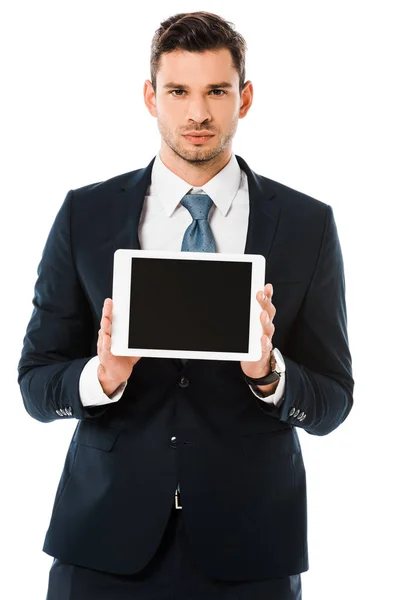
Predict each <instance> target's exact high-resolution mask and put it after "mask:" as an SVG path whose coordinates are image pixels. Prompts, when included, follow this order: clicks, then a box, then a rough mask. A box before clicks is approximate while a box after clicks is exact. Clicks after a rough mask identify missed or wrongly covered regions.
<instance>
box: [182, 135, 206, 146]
mask: <svg viewBox="0 0 400 600" xmlns="http://www.w3.org/2000/svg"><path fill="white" fill-rule="evenodd" d="M183 137H185V138H186V139H187V140H189V141H190V142H194V143H198V144H199V143H202V142H206V141H207V140H209V139H210V138H212V137H213V134H209V135H194V134H190V135H189V134H185V135H184V136H183Z"/></svg>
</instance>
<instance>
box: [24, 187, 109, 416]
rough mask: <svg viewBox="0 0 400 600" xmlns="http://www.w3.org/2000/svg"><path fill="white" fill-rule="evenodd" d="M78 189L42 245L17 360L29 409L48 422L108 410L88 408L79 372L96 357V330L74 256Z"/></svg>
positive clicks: (25, 402)
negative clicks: (73, 226)
mask: <svg viewBox="0 0 400 600" xmlns="http://www.w3.org/2000/svg"><path fill="white" fill-rule="evenodd" d="M73 194H74V192H73V190H70V191H69V192H68V194H67V195H66V197H65V199H64V202H63V204H62V205H61V208H60V209H59V211H58V213H57V215H56V217H55V220H54V222H53V225H52V227H51V229H50V233H49V235H48V238H47V240H46V243H45V246H44V249H43V253H42V257H41V260H40V263H39V266H38V269H37V275H38V277H37V280H36V283H35V287H34V297H33V300H32V303H33V306H34V308H33V312H32V315H31V318H30V321H29V323H28V326H27V329H26V334H25V337H24V339H23V348H22V353H21V358H20V360H19V363H18V384H19V386H20V389H21V394H22V399H23V402H24V405H25V408H26V410H27V412H28V413H29V415H31V416H32V417H33V418H34V419H37V420H38V421H42V422H44V423H46V422H49V421H53V420H55V419H58V418H60V417H62V418H65V417H75V418H77V419H83V418H85V419H95V418H97V417H98V416H100V415H101V414H103V413H104V412H106V411H107V410H108V407H107V406H102V407H84V406H83V404H82V402H81V400H80V395H79V379H80V375H81V372H82V369H83V367H84V366H85V365H86V363H87V362H88V361H89V360H90V359H91V358H92V357H93V353H92V343H93V340H94V339H95V336H96V335H97V330H96V332H95V331H94V320H93V314H92V312H91V310H90V306H89V303H88V300H87V298H86V297H85V294H84V292H83V290H82V287H81V285H80V282H79V279H78V276H77V273H76V270H75V265H74V261H73V257H72V246H71V232H70V221H71V202H72V199H73Z"/></svg>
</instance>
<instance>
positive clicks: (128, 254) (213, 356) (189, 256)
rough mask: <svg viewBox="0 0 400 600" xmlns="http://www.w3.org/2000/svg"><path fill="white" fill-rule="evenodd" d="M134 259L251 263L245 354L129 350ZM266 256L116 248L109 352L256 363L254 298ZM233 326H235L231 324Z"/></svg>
mask: <svg viewBox="0 0 400 600" xmlns="http://www.w3.org/2000/svg"><path fill="white" fill-rule="evenodd" d="M133 257H139V258H140V257H143V258H157V259H160V258H161V259H169V258H173V259H182V260H199V259H200V260H208V261H213V260H218V261H221V260H222V261H235V262H250V263H252V270H251V299H250V326H249V350H248V352H212V351H207V352H204V351H195V350H161V349H156V350H153V349H148V348H129V347H128V335H127V332H128V330H129V303H130V297H131V273H132V261H131V259H132V258H133ZM265 266H266V261H265V257H264V256H263V255H261V254H232V253H222V252H177V251H161V250H137V249H128V248H119V249H117V250H116V251H115V252H114V264H113V284H112V300H113V315H112V332H111V353H112V354H114V355H115V356H140V357H155V358H187V359H204V360H228V361H229V360H232V361H254V362H255V361H258V360H260V359H261V356H262V348H261V336H262V333H263V330H262V325H261V321H260V314H261V311H262V309H261V307H260V304H259V302H258V301H257V298H256V295H257V292H258V291H259V290H262V289H264V285H265ZM232 326H234V324H233V325H232Z"/></svg>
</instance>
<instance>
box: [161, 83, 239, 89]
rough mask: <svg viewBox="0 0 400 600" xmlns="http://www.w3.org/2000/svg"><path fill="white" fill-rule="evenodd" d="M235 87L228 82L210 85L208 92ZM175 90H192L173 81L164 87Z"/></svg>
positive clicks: (207, 86) (207, 87)
mask: <svg viewBox="0 0 400 600" xmlns="http://www.w3.org/2000/svg"><path fill="white" fill-rule="evenodd" d="M232 87H233V85H232V84H231V83H229V82H228V81H221V83H210V84H209V85H206V89H207V90H214V89H216V88H232ZM171 88H173V89H175V90H184V89H186V88H187V89H190V88H189V86H187V85H182V84H181V83H174V82H173V81H168V83H166V84H164V85H163V89H166V90H168V89H171Z"/></svg>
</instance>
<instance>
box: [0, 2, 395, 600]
mask: <svg viewBox="0 0 400 600" xmlns="http://www.w3.org/2000/svg"><path fill="white" fill-rule="evenodd" d="M395 5H396V3H395V2H388V1H382V0H381V1H380V2H368V1H364V2H361V1H360V2H357V1H351V0H347V1H346V2H342V1H341V2H338V1H335V2H333V1H332V2H321V1H319V2H311V1H305V2H288V1H280V2H271V1H269V0H268V1H264V2H258V1H257V2H255V1H254V0H253V1H251V0H247V1H246V2H245V3H240V5H237V6H236V5H235V4H234V3H232V2H231V1H229V2H222V1H220V2H218V1H214V2H213V3H211V2H209V1H205V2H202V3H198V2H195V3H193V2H187V1H186V2H171V1H170V2H151V3H145V2H141V3H140V4H139V6H140V15H139V12H138V10H139V8H138V5H137V4H136V3H134V2H133V1H131V2H128V1H122V0H119V1H118V0H113V2H101V1H99V0H97V1H96V2H94V1H93V2H92V1H88V0H80V1H79V2H76V1H71V0H69V1H68V2H67V1H53V2H43V1H42V2H40V1H35V2H27V1H26V2H18V1H14V2H13V3H12V4H11V3H8V6H4V5H3V8H2V9H1V14H0V22H1V25H0V27H1V30H0V40H1V41H0V43H1V48H0V50H1V57H2V61H1V63H2V65H1V69H2V92H1V96H0V98H1V103H2V108H1V113H0V114H1V151H2V157H1V167H2V169H1V170H2V177H1V216H2V218H1V236H0V239H1V246H2V248H1V261H2V266H1V269H2V282H1V315H2V319H1V337H2V343H1V352H2V356H1V366H2V370H1V388H2V394H1V417H2V428H1V438H0V439H1V453H0V456H1V475H2V477H1V480H2V485H1V488H2V502H1V520H2V523H1V540H2V541H1V547H2V551H3V559H2V571H3V574H2V577H1V581H0V586H1V589H0V595H1V597H2V598H5V599H7V600H14V599H16V600H22V599H24V600H25V599H28V598H29V600H44V599H45V594H46V589H47V579H48V570H49V568H50V565H51V561H52V559H51V557H49V556H48V555H47V554H45V553H43V552H42V551H41V548H42V543H43V540H44V535H45V532H46V529H47V526H48V523H49V518H50V513H51V509H52V505H53V500H54V495H55V491H56V487H57V484H58V480H59V477H60V474H61V470H62V466H63V462H64V458H65V454H66V451H67V448H68V444H69V441H70V437H71V434H72V431H73V429H74V428H75V426H76V420H75V419H70V420H67V419H65V420H64V419H60V420H58V421H55V422H52V423H47V424H44V423H40V422H38V421H35V420H34V419H32V418H31V417H30V416H29V415H28V414H27V413H26V411H25V409H24V407H23V402H22V398H21V395H20V391H19V387H18V385H17V370H16V368H17V363H18V360H19V358H20V353H21V349H22V341H23V336H24V334H25V330H26V326H27V324H28V320H29V318H30V315H31V312H32V308H33V306H32V304H31V300H32V297H33V286H34V283H35V281H36V276H37V274H36V269H37V266H38V263H39V260H40V257H41V252H42V249H43V246H44V243H45V240H46V238H47V235H48V233H49V230H50V227H51V224H52V222H53V220H54V217H55V215H56V213H57V211H58V209H59V208H60V206H61V203H62V201H63V199H64V197H65V194H66V193H67V191H68V190H69V189H71V188H76V187H79V186H81V185H86V184H89V183H93V182H97V181H101V180H104V179H107V178H109V177H112V176H114V175H117V174H119V173H124V172H127V171H131V170H134V169H137V168H141V167H144V166H146V165H147V164H148V163H149V162H150V160H151V159H152V158H153V156H155V154H156V153H157V152H158V149H159V144H160V137H159V132H158V129H157V122H156V119H154V118H153V117H151V116H150V115H149V113H148V111H147V109H146V107H145V105H144V102H143V84H144V81H145V80H146V79H148V78H149V77H150V70H149V58H150V42H151V38H152V36H153V34H154V31H155V30H156V29H157V28H158V27H159V24H160V22H161V21H162V20H163V19H165V18H167V17H168V16H170V15H173V14H175V13H177V12H185V11H189V10H209V11H212V12H216V13H217V14H219V15H220V16H222V17H224V18H225V19H227V20H229V21H231V22H233V23H234V24H235V26H236V28H237V30H238V31H239V32H240V33H242V35H244V37H245V38H246V40H247V44H248V48H249V50H248V55H247V71H246V75H247V77H246V79H250V80H251V81H252V82H253V85H254V103H253V106H252V107H251V109H250V112H249V113H248V115H247V117H246V118H245V119H243V120H240V121H239V126H238V131H237V134H236V137H235V140H234V146H233V150H234V152H235V153H236V154H239V155H240V156H242V157H243V158H244V159H245V160H246V161H247V162H248V164H249V165H250V167H251V168H252V169H253V170H254V171H255V172H257V173H260V174H263V175H265V176H267V177H269V178H271V179H274V180H277V181H280V182H282V183H284V184H285V185H288V186H291V187H293V188H295V189H298V190H300V191H302V192H304V193H307V194H309V195H311V196H313V197H315V198H317V199H319V200H322V201H324V202H327V203H329V204H331V205H332V206H333V209H334V214H335V218H336V222H337V226H338V231H339V236H340V240H341V244H342V251H343V255H344V260H345V269H346V282H347V307H348V320H349V336H350V344H351V350H352V354H353V364H354V378H355V381H356V386H355V394H354V408H353V410H352V412H351V413H350V416H349V417H348V419H347V421H346V422H345V423H344V424H343V425H342V426H341V427H339V429H337V430H335V431H334V432H333V433H331V434H330V435H328V436H323V437H317V436H310V435H308V434H306V433H305V432H304V431H303V430H301V429H300V439H301V442H302V447H303V454H304V460H305V464H306V469H307V481H308V510H309V555H310V570H309V571H308V572H307V573H304V574H303V576H302V580H303V590H304V595H303V597H304V600H322V599H323V600H337V598H341V599H342V600H354V599H361V598H363V599H369V598H371V599H372V598H373V599H375V598H385V599H389V598H390V599H392V598H395V597H398V596H397V594H399V591H398V573H397V569H398V560H399V548H398V539H399V533H400V531H399V507H400V498H399V495H398V492H397V489H398V481H397V480H398V477H399V458H400V457H399V442H398V427H397V419H398V417H399V406H400V393H399V386H398V379H397V377H398V369H397V365H398V356H399V352H398V339H399V327H398V316H399V304H398V296H396V294H395V292H396V291H397V287H398V286H397V285H396V284H397V282H398V278H399V277H398V273H399V270H398V261H399V257H400V252H399V243H398V238H399V233H398V232H399V223H398V210H397V205H398V202H399V179H398V172H399V164H400V160H399V158H400V157H399V134H400V127H399V106H400V98H399V92H398V87H397V86H398V80H399V77H398V75H399V52H400V48H399V42H398V39H399V36H398V31H399V20H398V19H397V18H396V14H395ZM396 38H397V39H396ZM161 310H162V307H161ZM249 600H250V599H249Z"/></svg>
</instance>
